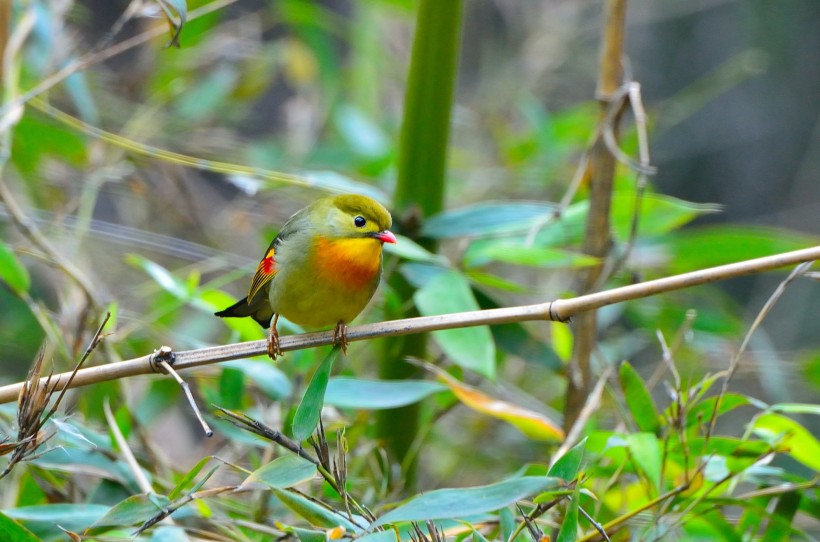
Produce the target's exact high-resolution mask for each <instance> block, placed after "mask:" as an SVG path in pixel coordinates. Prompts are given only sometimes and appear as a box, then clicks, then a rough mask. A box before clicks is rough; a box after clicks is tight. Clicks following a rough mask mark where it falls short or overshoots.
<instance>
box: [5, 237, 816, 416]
mask: <svg viewBox="0 0 820 542" xmlns="http://www.w3.org/2000/svg"><path fill="white" fill-rule="evenodd" d="M818 259H820V246H815V247H811V248H805V249H802V250H795V251H792V252H784V253H781V254H775V255H773V256H765V257H763V258H755V259H753V260H746V261H742V262H737V263H732V264H727V265H721V266H718V267H710V268H708V269H701V270H699V271H693V272H691V273H683V274H680V275H673V276H671V277H665V278H661V279H656V280H650V281H647V282H641V283H638V284H631V285H629V286H622V287H620V288H614V289H612V290H607V291H603V292H596V293H592V294H589V295H583V296H579V297H574V298H571V299H557V300H555V301H551V302H547V303H538V304H535V305H522V306H518V307H506V308H500V309H489V310H479V311H468V312H459V313H453V314H442V315H438V316H422V317H418V318H406V319H403V320H392V321H388V322H377V323H373V324H365V325H362V326H356V327H351V328H350V329H348V332H347V340H348V341H351V342H352V341H364V340H368V339H374V338H377V337H387V336H398V335H411V334H416V333H426V332H428V331H438V330H442V329H454V328H462V327H470V326H482V325H493V324H507V323H511V322H526V321H534V320H553V321H558V322H566V321H568V320H569V319H570V318H571V317H572V316H575V315H576V314H579V313H582V312H585V311H590V310H594V309H599V308H601V307H604V306H607V305H612V304H614V303H621V302H623V301H630V300H634V299H640V298H643V297H649V296H651V295H655V294H660V293H663V292H669V291H672V290H679V289H681V288H689V287H692V286H698V285H700V284H707V283H709V282H715V281H718V280H725V279H729V278H734V277H740V276H744V275H750V274H753V273H760V272H763V271H770V270H772V269H778V268H781V267H787V266H789V265H796V264H800V263H803V262H809V261H813V260H818ZM330 344H333V330H329V331H319V332H316V333H305V334H302V335H290V336H287V337H282V338H281V339H280V345H281V347H282V351H283V352H290V351H294V350H302V349H304V348H313V347H317V346H325V345H330ZM267 348H268V347H267V341H266V340H259V341H248V342H243V343H235V344H226V345H222V346H212V347H208V348H200V349H198V350H185V351H181V352H175V361H174V368H175V369H176V370H182V369H190V368H192V367H198V366H200V365H209V364H211V363H217V362H220V361H228V360H233V359H240V358H247V357H252V356H260V355H265V354H266V353H267ZM157 352H159V351H157ZM157 352H155V353H154V354H149V355H146V356H142V357H139V358H134V359H130V360H126V361H121V362H117V363H111V364H109V365H101V366H99V367H90V368H87V369H81V370H80V371H78V372H77V373H76V375H75V376H74V379H73V381H71V385H70V387H72V388H73V387H80V386H86V385H88V384H95V383H97V382H106V381H109V380H116V379H119V378H124V377H128V376H136V375H144V374H151V373H161V372H163V371H162V369H161V368H159V367H158V361H159V359H158V357H157V355H156V354H157ZM163 352H164V350H163ZM71 374H72V373H70V372H68V373H60V374H58V375H54V376H52V377H51V383H52V384H51V385H53V386H54V389H55V390H59V389H63V388H65V387H66V383H67V382H69V378H70V377H71ZM22 386H23V383H22V382H18V383H16V384H9V385H7V386H3V387H0V404H2V403H8V402H11V401H14V400H15V399H16V398H17V395H18V394H19V392H20V388H21V387H22Z"/></svg>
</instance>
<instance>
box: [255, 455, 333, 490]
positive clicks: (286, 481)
mask: <svg viewBox="0 0 820 542" xmlns="http://www.w3.org/2000/svg"><path fill="white" fill-rule="evenodd" d="M316 472H317V471H316V465H314V464H313V463H311V462H310V461H308V460H307V459H303V458H301V457H299V456H298V455H296V454H288V455H284V456H282V457H279V458H277V459H274V460H273V461H271V462H270V463H267V464H266V465H263V466H262V467H260V468H258V469H256V470H255V471H253V472H252V473H251V475H250V476H248V477H247V478H245V480H244V481H243V482H242V483H241V484H240V486H239V487H240V489H247V488H248V486H251V485H254V484H255V485H257V486H258V485H259V484H263V485H265V486H268V487H275V488H278V489H285V488H288V487H291V486H295V485H296V484H299V483H302V482H305V481H307V480H310V479H312V478H313V477H314V476H316Z"/></svg>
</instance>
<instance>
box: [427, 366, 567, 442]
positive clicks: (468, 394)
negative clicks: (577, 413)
mask: <svg viewBox="0 0 820 542" xmlns="http://www.w3.org/2000/svg"><path fill="white" fill-rule="evenodd" d="M424 367H425V368H427V370H429V371H431V372H432V373H434V374H435V375H436V377H437V378H438V379H439V380H440V381H441V382H443V383H444V384H445V385H446V386H447V387H448V388H450V391H452V392H453V393H454V394H455V396H456V397H457V398H458V400H459V401H461V402H462V403H464V404H465V405H466V406H468V407H469V408H471V409H473V410H475V411H477V412H481V413H482V414H486V415H488V416H492V417H493V418H497V419H499V420H504V421H505V422H507V423H509V424H511V425H513V426H515V427H516V428H518V430H519V431H521V432H522V433H524V434H525V435H526V436H527V437H529V438H531V439H533V440H546V441H561V440H563V439H564V432H563V431H562V430H561V428H560V427H558V426H557V425H556V424H555V423H554V422H553V421H552V420H550V419H549V418H547V417H546V416H544V415H543V414H540V413H538V412H534V411H532V410H528V409H526V408H523V407H520V406H517V405H514V404H512V403H508V402H507V401H502V400H501V399H496V398H495V397H491V396H489V395H487V394H485V393H483V392H481V391H479V390H477V389H475V388H473V387H470V386H468V385H466V384H464V383H462V382H460V381H458V380H456V379H455V378H453V377H452V376H450V375H449V374H447V373H446V372H445V371H442V370H441V369H439V368H438V367H436V366H434V365H430V364H428V363H425V364H424Z"/></svg>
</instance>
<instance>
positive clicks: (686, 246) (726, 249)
mask: <svg viewBox="0 0 820 542" xmlns="http://www.w3.org/2000/svg"><path fill="white" fill-rule="evenodd" d="M818 242H820V239H818V238H817V237H812V236H809V235H805V234H802V233H798V232H794V231H790V230H786V229H776V228H759V227H743V226H703V227H700V228H692V229H687V230H685V231H684V232H681V233H678V234H676V235H675V236H674V237H671V238H669V239H667V240H665V242H664V245H663V247H664V251H666V252H670V251H671V253H672V257H671V258H670V261H669V268H668V269H669V272H670V273H685V272H687V271H693V270H697V269H703V268H706V267H713V266H717V265H723V264H727V263H733V262H739V261H742V260H748V259H751V258H758V257H762V256H770V255H772V254H777V253H779V252H788V251H790V250H798V249H801V248H806V247H810V246H813V245H816V244H818Z"/></svg>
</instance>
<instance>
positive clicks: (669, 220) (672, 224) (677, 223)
mask: <svg viewBox="0 0 820 542" xmlns="http://www.w3.org/2000/svg"><path fill="white" fill-rule="evenodd" d="M634 204H635V193H634V191H628V192H615V193H614V194H613V196H612V226H613V229H614V230H615V231H616V232H617V234H618V238H619V239H627V238H628V236H629V230H630V228H631V226H632V214H633V212H634ZM718 210H719V207H717V206H715V205H704V204H697V203H691V202H688V201H683V200H680V199H677V198H673V197H670V196H664V195H661V194H645V195H644V197H643V204H642V207H641V221H640V230H639V232H638V233H639V235H640V236H641V237H649V236H657V235H661V234H664V233H667V232H670V231H672V230H674V229H677V228H679V227H681V226H682V225H684V224H686V223H687V222H689V221H691V220H693V219H695V218H697V217H698V216H701V215H703V214H708V213H714V212H717V211H718ZM588 211H589V201H587V200H584V201H581V202H578V203H575V204H573V205H570V206H569V207H568V208H567V209H566V210H565V211H564V213H563V214H562V215H561V216H560V218H558V219H556V220H553V221H551V222H549V223H548V224H546V225H545V226H544V227H543V228H542V229H541V230H540V231H539V233H538V235H536V237H535V244H536V245H539V246H574V245H576V244H577V243H579V242H580V241H581V239H582V238H583V235H584V224H585V223H586V216H587V213H588Z"/></svg>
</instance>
